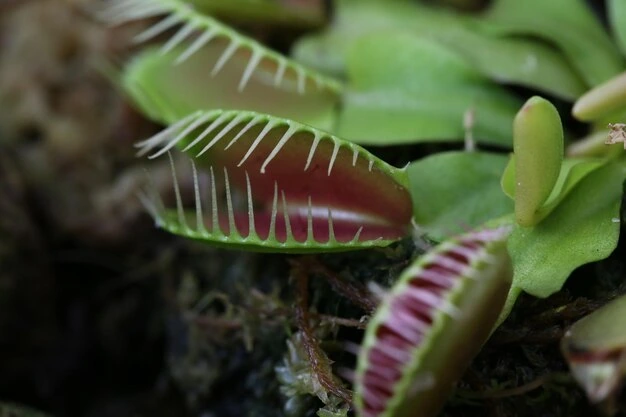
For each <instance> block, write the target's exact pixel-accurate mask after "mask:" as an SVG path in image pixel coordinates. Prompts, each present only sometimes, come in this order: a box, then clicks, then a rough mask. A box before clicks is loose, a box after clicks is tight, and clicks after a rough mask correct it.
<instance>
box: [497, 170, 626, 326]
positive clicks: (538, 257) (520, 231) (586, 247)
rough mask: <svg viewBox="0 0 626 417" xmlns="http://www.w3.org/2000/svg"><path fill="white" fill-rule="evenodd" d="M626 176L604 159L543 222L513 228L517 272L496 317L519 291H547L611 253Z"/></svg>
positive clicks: (512, 251)
mask: <svg viewBox="0 0 626 417" xmlns="http://www.w3.org/2000/svg"><path fill="white" fill-rule="evenodd" d="M625 178H626V169H625V168H624V166H623V165H622V164H621V163H618V162H610V163H607V164H606V165H605V166H603V167H601V168H599V169H596V170H595V171H593V172H591V173H590V174H589V175H587V176H586V177H584V178H583V179H582V180H581V181H580V182H579V183H578V184H577V185H576V186H575V188H574V189H573V190H572V191H571V192H570V193H569V194H568V195H567V197H565V198H564V199H563V201H562V202H561V203H560V204H559V205H558V206H557V207H556V209H555V210H554V211H553V212H552V213H551V214H550V215H549V216H548V217H547V218H545V219H544V220H543V221H542V222H541V223H539V224H538V225H536V226H535V227H532V228H522V227H517V228H516V229H515V230H514V231H513V233H512V234H511V237H510V238H509V244H508V248H509V253H510V254H511V258H512V259H513V267H514V271H515V274H514V276H513V288H512V289H511V291H510V293H509V297H508V300H507V302H506V304H505V308H504V309H503V312H502V314H501V316H500V322H501V321H502V320H503V319H504V318H506V316H508V314H509V313H510V311H511V309H512V307H513V304H514V303H515V299H516V298H517V297H518V296H519V294H520V293H521V291H525V292H527V293H528V294H530V295H533V296H535V297H542V298H544V297H548V296H550V295H552V294H554V293H555V292H557V291H559V290H560V289H561V287H562V286H563V284H564V283H565V281H566V280H567V278H568V277H569V275H570V274H571V272H572V271H573V270H574V269H576V268H578V267H579V266H581V265H584V264H586V263H589V262H594V261H598V260H601V259H604V258H606V257H607V256H609V255H610V254H611V252H612V251H613V250H614V249H615V247H616V246H617V240H618V238H619V231H620V222H619V215H620V201H621V198H622V185H623V182H624V179H625Z"/></svg>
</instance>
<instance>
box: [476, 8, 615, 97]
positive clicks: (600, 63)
mask: <svg viewBox="0 0 626 417" xmlns="http://www.w3.org/2000/svg"><path fill="white" fill-rule="evenodd" d="M484 17H485V18H486V19H487V20H488V21H489V22H491V23H495V24H496V25H495V26H494V27H492V28H491V29H492V30H493V31H494V33H498V34H510V35H528V36H537V37H540V38H542V39H545V40H546V41H548V42H550V43H553V44H554V45H556V46H557V47H558V48H559V49H560V50H562V51H563V53H564V54H565V55H566V56H567V58H568V60H569V61H570V62H571V64H572V65H573V66H574V67H575V68H576V69H577V70H578V71H579V73H580V75H581V76H582V77H583V79H584V80H585V81H586V82H587V84H588V85H589V86H594V85H597V84H599V83H602V82H604V81H606V80H608V79H609V78H611V77H613V76H615V75H616V74H617V73H619V72H620V71H621V70H622V69H623V66H624V63H623V59H622V57H621V56H620V55H619V54H618V53H617V51H616V49H615V47H614V46H613V44H612V42H611V39H610V38H609V37H608V35H607V34H606V31H605V30H604V28H603V27H602V25H601V24H600V22H599V21H598V20H597V19H596V18H595V16H594V14H593V12H592V11H591V10H590V9H589V7H587V5H586V4H585V2H584V1H583V0H550V1H546V0H524V1H519V0H496V1H494V2H493V3H492V5H491V7H490V9H489V10H488V12H487V13H486V14H485V15H484Z"/></svg>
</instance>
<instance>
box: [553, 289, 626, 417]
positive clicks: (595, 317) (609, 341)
mask: <svg viewBox="0 0 626 417" xmlns="http://www.w3.org/2000/svg"><path fill="white" fill-rule="evenodd" d="M624 328H626V296H624V295H622V296H621V297H618V298H616V299H614V300H613V301H610V302H609V303H608V304H606V305H604V306H603V307H601V308H599V309H598V310H596V311H594V312H593V313H591V314H589V315H588V316H586V317H584V318H583V319H581V320H579V321H577V322H576V323H574V325H572V326H571V328H570V329H569V330H568V331H567V332H566V333H565V336H564V337H563V339H562V340H561V351H562V352H563V355H564V356H565V359H566V360H567V362H568V364H569V367H570V369H571V371H572V374H573V375H574V378H576V380H577V381H578V383H579V384H580V385H582V387H583V388H584V389H585V392H586V393H587V396H588V397H589V399H590V400H591V402H593V403H600V402H607V401H611V400H613V399H614V396H615V395H617V393H618V392H619V388H620V387H621V386H622V382H623V379H624V378H625V377H626V333H625V332H624ZM610 408H612V407H611V405H610V404H609V409H610ZM613 411H614V410H613Z"/></svg>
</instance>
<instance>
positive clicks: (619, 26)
mask: <svg viewBox="0 0 626 417" xmlns="http://www.w3.org/2000/svg"><path fill="white" fill-rule="evenodd" d="M606 5H607V8H608V16H609V22H610V23H611V28H612V29H613V36H614V37H615V40H616V41H617V44H618V45H619V47H620V48H621V50H622V54H625V55H626V2H624V0H607V2H606Z"/></svg>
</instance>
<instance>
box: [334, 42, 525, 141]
mask: <svg viewBox="0 0 626 417" xmlns="http://www.w3.org/2000/svg"><path fill="white" fill-rule="evenodd" d="M398 51H402V53H398ZM348 76H349V79H350V84H349V88H347V90H346V93H345V94H344V98H343V106H342V110H341V112H340V114H339V120H338V125H337V133H338V134H339V135H340V136H342V137H345V138H347V139H350V140H352V141H354V142H357V143H362V144H370V145H389V144H399V143H409V142H410V143H412V142H418V141H425V140H430V141H434V140H461V139H462V138H463V136H464V127H463V117H464V114H465V113H466V112H467V111H469V110H473V111H474V114H475V120H476V123H475V126H474V129H473V131H474V135H475V136H476V137H477V139H478V140H479V141H482V142H486V143H492V144H497V145H502V146H510V138H511V122H512V120H513V117H514V115H515V112H516V111H517V109H518V108H519V105H520V103H519V102H518V101H517V99H516V98H514V97H513V96H511V95H509V94H508V93H507V92H506V91H504V90H502V89H500V88H499V87H497V86H496V85H493V84H492V83H491V82H490V81H489V80H487V79H486V78H484V77H483V76H482V75H480V73H478V72H477V71H476V70H474V69H473V68H472V67H470V66H469V65H468V64H467V63H466V62H465V61H464V60H463V59H462V58H461V57H459V56H458V55H457V54H456V53H454V52H452V51H450V50H447V49H446V48H444V47H442V46H441V45H438V44H436V43H433V42H431V41H428V40H425V39H420V38H417V37H415V36H413V35H410V34H407V33H388V34H386V35H373V36H371V37H364V38H362V39H361V40H360V41H358V42H356V43H355V44H354V46H353V49H352V51H351V53H350V56H349V59H348Z"/></svg>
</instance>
